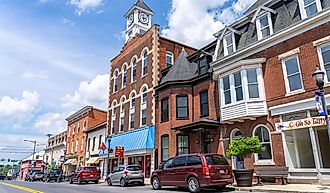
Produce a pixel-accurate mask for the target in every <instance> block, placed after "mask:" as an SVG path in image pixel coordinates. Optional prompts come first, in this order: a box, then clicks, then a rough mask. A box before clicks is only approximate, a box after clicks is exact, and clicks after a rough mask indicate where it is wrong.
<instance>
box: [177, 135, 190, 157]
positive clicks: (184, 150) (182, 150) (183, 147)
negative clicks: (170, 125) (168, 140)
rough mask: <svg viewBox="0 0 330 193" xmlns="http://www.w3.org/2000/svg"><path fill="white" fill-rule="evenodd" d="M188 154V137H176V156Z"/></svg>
mask: <svg viewBox="0 0 330 193" xmlns="http://www.w3.org/2000/svg"><path fill="white" fill-rule="evenodd" d="M188 153H189V136H188V135H178V136H177V154H178V155H182V154H188Z"/></svg>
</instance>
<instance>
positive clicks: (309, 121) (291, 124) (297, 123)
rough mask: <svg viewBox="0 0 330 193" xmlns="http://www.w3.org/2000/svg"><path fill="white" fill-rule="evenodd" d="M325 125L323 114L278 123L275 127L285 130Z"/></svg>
mask: <svg viewBox="0 0 330 193" xmlns="http://www.w3.org/2000/svg"><path fill="white" fill-rule="evenodd" d="M324 125H326V121H325V117H322V116H321V117H311V118H306V119H299V120H294V121H287V122H281V123H276V124H275V127H276V130H277V131H283V130H292V129H303V128H309V127H319V126H324Z"/></svg>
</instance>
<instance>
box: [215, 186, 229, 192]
mask: <svg viewBox="0 0 330 193" xmlns="http://www.w3.org/2000/svg"><path fill="white" fill-rule="evenodd" d="M225 188H226V185H223V186H216V187H215V189H216V190H218V191H222V190H223V189H225Z"/></svg>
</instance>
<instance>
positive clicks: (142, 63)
mask: <svg viewBox="0 0 330 193" xmlns="http://www.w3.org/2000/svg"><path fill="white" fill-rule="evenodd" d="M145 53H147V56H146V58H147V64H146V63H145V57H144V54H145ZM141 59H142V62H141V67H142V68H141V78H142V77H144V76H146V75H147V74H148V71H147V73H146V74H144V73H143V69H144V67H145V65H146V66H147V68H148V51H147V50H144V51H143V52H142V58H141Z"/></svg>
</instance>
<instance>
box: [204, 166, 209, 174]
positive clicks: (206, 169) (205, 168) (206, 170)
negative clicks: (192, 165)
mask: <svg viewBox="0 0 330 193" xmlns="http://www.w3.org/2000/svg"><path fill="white" fill-rule="evenodd" d="M203 174H204V175H207V176H209V175H210V170H209V167H207V166H205V167H203Z"/></svg>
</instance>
